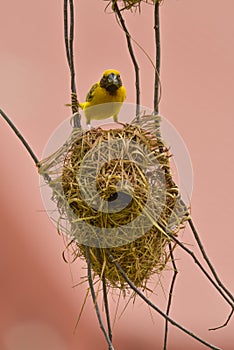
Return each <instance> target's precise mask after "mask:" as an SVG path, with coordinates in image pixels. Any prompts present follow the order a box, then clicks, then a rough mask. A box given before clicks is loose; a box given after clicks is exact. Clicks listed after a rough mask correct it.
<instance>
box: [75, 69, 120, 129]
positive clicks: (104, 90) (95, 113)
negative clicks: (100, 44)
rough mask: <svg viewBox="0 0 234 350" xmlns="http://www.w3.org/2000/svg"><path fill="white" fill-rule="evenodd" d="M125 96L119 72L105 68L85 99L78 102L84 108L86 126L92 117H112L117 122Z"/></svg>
mask: <svg viewBox="0 0 234 350" xmlns="http://www.w3.org/2000/svg"><path fill="white" fill-rule="evenodd" d="M125 98H126V89H125V87H124V86H123V85H122V81H121V78H120V73H119V72H118V71H117V70H115V69H108V70H106V71H105V72H104V73H103V75H102V77H101V79H100V81H99V82H98V83H96V84H94V85H93V86H92V87H91V89H90V90H89V92H88V94H87V96H86V101H85V102H83V103H79V106H80V107H81V108H82V109H83V110H84V115H85V118H86V124H87V125H88V127H89V128H90V122H91V120H92V119H96V120H99V119H106V118H110V117H113V120H114V121H115V122H118V114H119V111H120V108H121V106H122V104H123V102H124V100H125ZM90 107H92V108H90Z"/></svg>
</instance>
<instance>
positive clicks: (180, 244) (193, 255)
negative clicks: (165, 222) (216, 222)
mask: <svg viewBox="0 0 234 350" xmlns="http://www.w3.org/2000/svg"><path fill="white" fill-rule="evenodd" d="M167 234H168V235H169V236H170V237H171V238H172V239H173V241H175V242H176V243H177V244H178V245H179V246H180V247H181V248H182V249H183V250H185V251H186V252H187V253H188V254H189V255H190V256H191V257H192V258H193V260H194V262H195V263H196V264H197V265H198V267H199V268H200V270H201V271H202V272H203V273H204V275H205V276H206V277H207V278H208V280H209V281H210V282H211V283H212V284H213V286H214V287H215V288H216V289H217V290H218V291H219V293H220V294H221V295H222V296H223V298H224V299H225V300H226V302H227V303H228V304H229V305H230V306H231V307H232V308H233V303H232V302H231V301H230V300H229V298H228V297H227V296H226V294H224V292H223V290H222V289H221V288H220V287H219V286H218V284H217V283H216V282H215V281H214V280H213V279H212V277H211V276H210V275H209V273H208V272H207V271H206V270H205V268H204V267H203V266H202V264H201V263H200V261H199V260H198V258H197V257H196V255H195V254H194V252H193V251H192V250H190V249H189V248H187V247H185V246H184V245H183V243H181V242H180V241H179V240H178V239H177V238H175V236H174V235H172V234H170V233H169V232H167Z"/></svg>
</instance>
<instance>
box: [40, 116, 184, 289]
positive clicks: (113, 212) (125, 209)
mask: <svg viewBox="0 0 234 350" xmlns="http://www.w3.org/2000/svg"><path fill="white" fill-rule="evenodd" d="M156 122H157V123H158V122H159V119H157V120H156ZM157 123H156V124H155V117H152V116H144V117H142V118H141V122H140V123H136V122H133V123H132V124H127V125H124V126H123V128H121V129H114V130H103V129H101V128H98V129H92V130H90V131H88V132H86V133H84V134H83V133H82V132H81V131H80V130H76V131H74V132H73V133H72V135H71V137H70V139H69V140H68V141H67V143H66V144H65V145H64V146H63V147H62V148H61V149H60V150H58V152H56V153H55V154H54V155H52V156H51V157H49V158H47V159H46V160H44V161H42V162H41V164H40V168H39V169H40V173H41V174H42V175H43V176H45V174H47V175H49V176H50V180H49V186H50V187H51V188H52V190H53V196H52V198H53V200H54V201H55V202H56V203H57V207H58V210H59V215H60V217H59V220H58V225H59V230H60V231H62V232H63V233H64V234H65V235H66V236H67V237H68V238H69V239H70V241H71V242H72V245H73V252H74V254H75V257H81V258H84V259H86V246H87V245H88V246H89V247H90V258H91V266H92V269H93V271H94V273H95V275H96V276H97V277H98V278H101V277H102V275H103V273H105V278H106V281H107V283H108V285H109V286H111V287H114V288H120V289H121V290H123V289H126V288H127V285H126V282H125V280H124V279H123V277H122V276H121V275H120V273H119V272H118V270H117V268H116V267H115V265H114V264H113V263H112V262H110V261H109V259H108V255H107V249H108V251H109V253H111V255H112V256H113V257H114V259H115V260H116V261H117V262H118V263H119V264H120V266H121V267H122V269H123V270H124V272H125V273H126V274H127V276H128V277H129V278H130V279H131V280H132V282H133V283H134V284H135V285H136V286H137V287H139V288H145V286H146V283H147V281H148V280H149V278H150V277H151V276H152V275H153V274H154V273H160V272H161V271H162V270H163V269H164V268H165V266H166V264H167V262H168V260H169V252H168V244H169V242H171V240H172V235H176V234H177V232H178V231H179V229H180V228H181V226H182V225H183V223H184V222H185V221H186V220H187V219H188V211H187V208H186V207H185V205H184V204H183V202H182V201H181V199H180V195H179V191H178V188H177V186H176V184H175V183H174V181H173V180H172V177H171V173H170V164H169V157H170V155H169V152H168V150H167V149H166V147H165V146H164V144H163V142H162V140H161V138H160V134H159V123H158V124H157ZM155 125H156V127H157V128H156V132H155ZM157 130H158V132H157Z"/></svg>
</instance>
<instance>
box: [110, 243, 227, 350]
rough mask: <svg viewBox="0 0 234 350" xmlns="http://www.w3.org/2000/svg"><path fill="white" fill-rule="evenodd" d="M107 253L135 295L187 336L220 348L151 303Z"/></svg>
mask: <svg viewBox="0 0 234 350" xmlns="http://www.w3.org/2000/svg"><path fill="white" fill-rule="evenodd" d="M107 254H108V257H109V259H110V261H111V262H112V263H113V264H114V265H115V266H116V268H117V269H118V271H119V273H120V274H121V275H122V277H123V278H124V279H125V281H126V282H127V283H128V285H129V286H130V288H131V289H132V290H134V292H135V293H136V294H137V295H139V297H140V298H141V299H143V300H144V301H145V302H146V303H147V304H148V305H149V306H150V307H152V309H154V310H155V311H157V312H158V313H159V314H160V315H161V316H163V317H164V318H165V319H166V320H168V322H170V323H171V324H172V325H173V326H175V327H177V328H179V329H180V330H182V331H183V332H184V333H186V334H188V335H189V336H191V337H192V338H194V339H196V340H197V341H199V342H200V343H202V344H204V345H206V346H207V347H208V348H210V349H213V350H221V349H220V348H217V347H216V346H214V345H212V344H210V343H208V342H206V341H205V340H203V339H201V338H200V337H198V336H197V335H196V334H194V333H192V332H190V331H189V330H188V329H186V328H185V327H183V326H181V325H180V324H179V323H177V322H176V321H174V320H173V319H172V318H170V317H169V316H168V315H167V314H166V313H164V312H163V311H162V310H161V309H159V308H158V307H157V306H156V305H155V304H153V303H152V302H151V301H150V300H149V299H148V298H147V297H146V296H145V295H144V294H143V293H142V292H141V291H139V289H138V288H137V287H136V286H135V285H134V283H133V282H132V281H131V280H130V279H129V278H128V276H127V275H126V274H125V272H124V271H123V269H122V268H121V266H120V265H119V263H118V262H117V261H115V259H114V257H113V256H112V255H111V254H110V252H109V251H108V249H107Z"/></svg>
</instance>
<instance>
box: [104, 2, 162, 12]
mask: <svg viewBox="0 0 234 350" xmlns="http://www.w3.org/2000/svg"><path fill="white" fill-rule="evenodd" d="M105 1H109V0H105ZM115 2H118V3H120V4H121V6H122V7H121V10H133V9H135V10H140V6H141V3H146V4H157V3H159V4H160V3H161V2H162V0H116V1H115ZM109 4H112V6H113V1H109ZM109 4H108V6H109Z"/></svg>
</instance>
